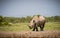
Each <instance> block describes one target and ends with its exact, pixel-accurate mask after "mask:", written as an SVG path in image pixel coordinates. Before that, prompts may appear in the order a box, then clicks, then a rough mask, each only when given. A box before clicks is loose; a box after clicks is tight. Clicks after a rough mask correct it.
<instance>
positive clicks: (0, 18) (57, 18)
mask: <svg viewBox="0 0 60 38" xmlns="http://www.w3.org/2000/svg"><path fill="white" fill-rule="evenodd" d="M32 18H33V16H32V17H31V16H27V17H19V18H18V17H3V16H0V25H1V24H5V25H7V24H8V23H25V22H27V23H29V22H30V20H31V19H32ZM45 18H46V21H47V22H60V16H51V17H45Z"/></svg>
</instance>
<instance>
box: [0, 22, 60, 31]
mask: <svg viewBox="0 0 60 38" xmlns="http://www.w3.org/2000/svg"><path fill="white" fill-rule="evenodd" d="M27 25H28V23H15V24H11V26H0V30H1V31H30V29H29V27H28V26H27ZM38 28H39V27H38ZM31 30H32V29H31ZM39 30H40V28H39ZM44 30H60V22H47V23H46V24H45V28H44Z"/></svg>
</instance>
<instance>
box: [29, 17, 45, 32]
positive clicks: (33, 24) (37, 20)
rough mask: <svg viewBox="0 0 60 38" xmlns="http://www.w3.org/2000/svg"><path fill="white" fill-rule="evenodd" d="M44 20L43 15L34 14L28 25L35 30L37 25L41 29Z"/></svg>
mask: <svg viewBox="0 0 60 38" xmlns="http://www.w3.org/2000/svg"><path fill="white" fill-rule="evenodd" d="M33 21H34V22H33ZM45 22H46V20H45V18H44V17H43V16H34V17H33V19H32V20H31V21H30V23H29V27H30V28H33V31H34V30H35V29H36V31H38V28H37V27H40V28H41V30H43V28H44V24H45Z"/></svg>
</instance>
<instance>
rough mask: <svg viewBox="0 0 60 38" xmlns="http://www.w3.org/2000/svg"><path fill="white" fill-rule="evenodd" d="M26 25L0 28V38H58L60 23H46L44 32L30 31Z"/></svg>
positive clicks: (59, 37)
mask: <svg viewBox="0 0 60 38" xmlns="http://www.w3.org/2000/svg"><path fill="white" fill-rule="evenodd" d="M27 25H28V23H16V24H11V26H0V38H60V22H47V23H46V25H45V28H44V31H40V28H39V27H38V28H39V31H38V32H36V31H31V30H32V29H31V30H30V29H29V28H28V26H27Z"/></svg>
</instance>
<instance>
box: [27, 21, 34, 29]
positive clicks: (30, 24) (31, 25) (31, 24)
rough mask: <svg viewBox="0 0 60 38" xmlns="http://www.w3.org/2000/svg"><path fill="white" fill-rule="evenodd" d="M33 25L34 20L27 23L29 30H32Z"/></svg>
mask: <svg viewBox="0 0 60 38" xmlns="http://www.w3.org/2000/svg"><path fill="white" fill-rule="evenodd" d="M34 23H35V21H34V20H33V21H31V22H30V23H29V25H28V27H29V28H30V29H32V28H33V26H34Z"/></svg>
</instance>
